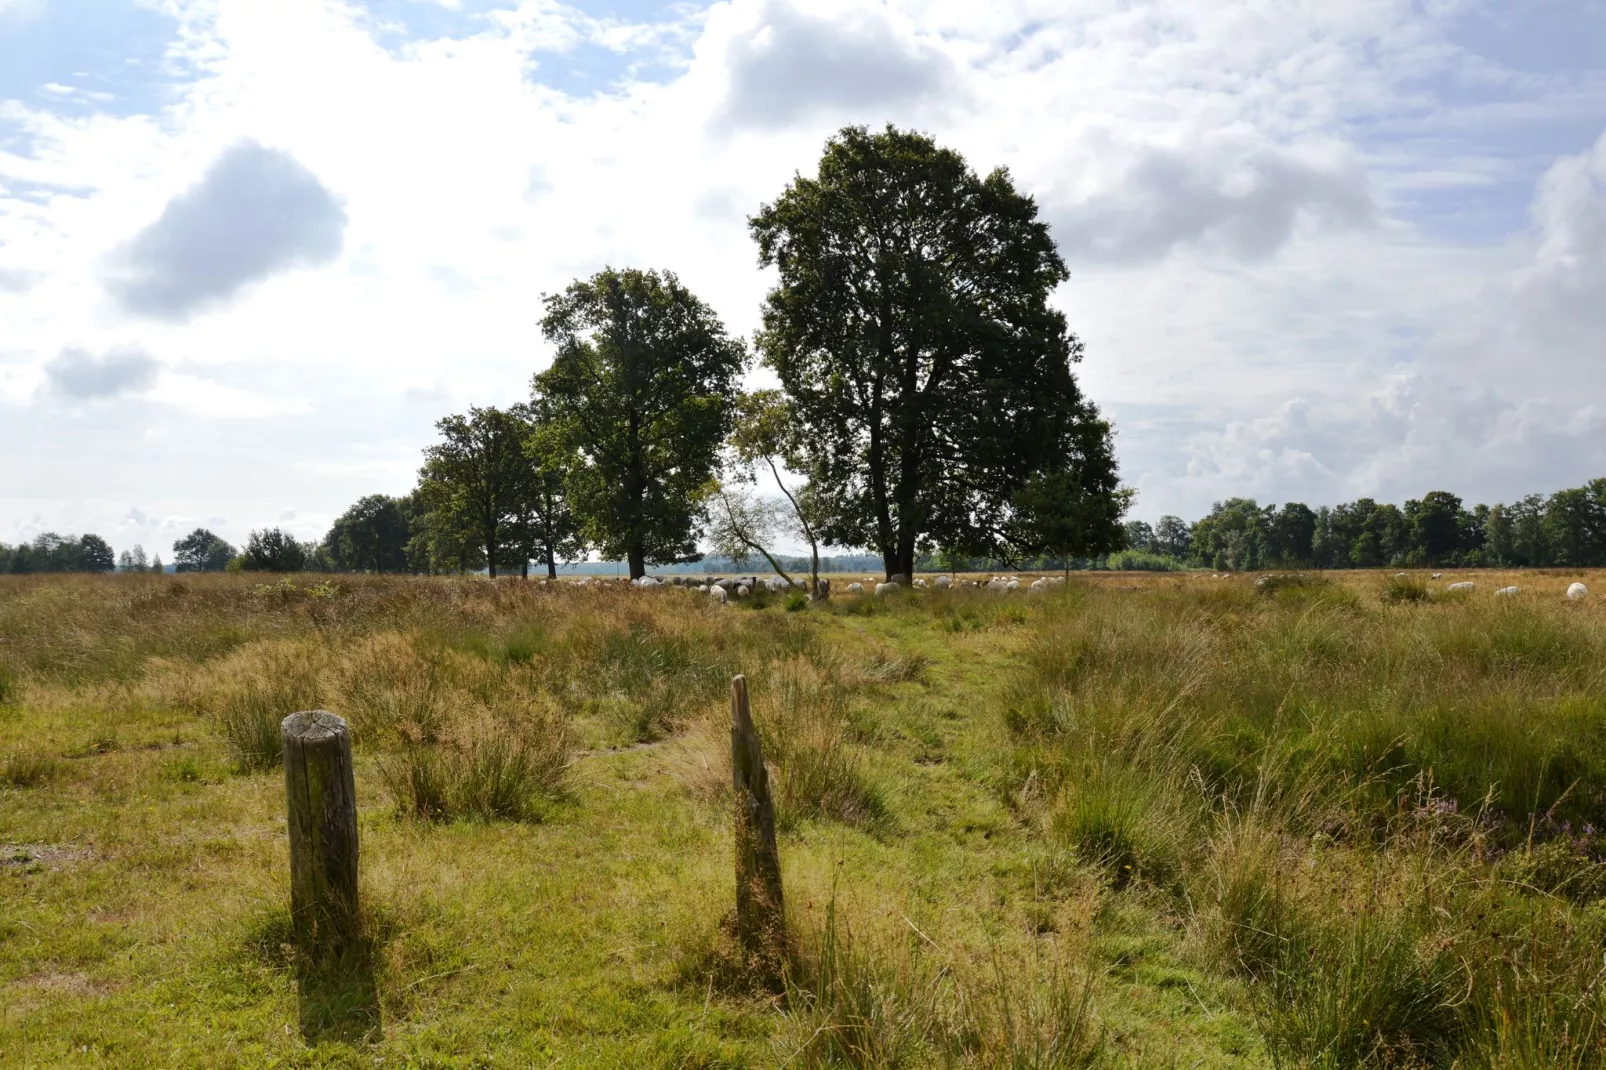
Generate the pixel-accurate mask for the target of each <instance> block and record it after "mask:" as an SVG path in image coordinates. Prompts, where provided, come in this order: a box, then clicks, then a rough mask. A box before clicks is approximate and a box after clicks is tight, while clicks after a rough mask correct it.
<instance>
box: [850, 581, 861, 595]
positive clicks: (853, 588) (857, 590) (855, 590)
mask: <svg viewBox="0 0 1606 1070" xmlns="http://www.w3.org/2000/svg"><path fill="white" fill-rule="evenodd" d="M848 593H849V594H863V593H864V584H862V583H850V584H848Z"/></svg>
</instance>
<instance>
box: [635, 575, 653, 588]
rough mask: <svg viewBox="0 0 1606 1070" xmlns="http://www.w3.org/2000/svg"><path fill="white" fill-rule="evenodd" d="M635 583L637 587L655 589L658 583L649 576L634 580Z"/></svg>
mask: <svg viewBox="0 0 1606 1070" xmlns="http://www.w3.org/2000/svg"><path fill="white" fill-rule="evenodd" d="M635 583H636V586H637V587H657V586H658V581H657V580H655V579H653V578H652V577H651V576H643V577H641V579H639V580H636V581H635Z"/></svg>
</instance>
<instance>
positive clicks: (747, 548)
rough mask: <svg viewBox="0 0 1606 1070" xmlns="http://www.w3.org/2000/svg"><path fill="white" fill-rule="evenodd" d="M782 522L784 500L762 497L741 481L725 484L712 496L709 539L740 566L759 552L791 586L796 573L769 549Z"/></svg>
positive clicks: (720, 551) (721, 552)
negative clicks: (786, 566)
mask: <svg viewBox="0 0 1606 1070" xmlns="http://www.w3.org/2000/svg"><path fill="white" fill-rule="evenodd" d="M780 526H781V506H780V503H779V502H776V501H774V500H772V499H765V498H760V497H758V496H756V495H754V494H753V493H751V492H750V491H748V490H747V489H746V488H745V487H743V486H742V485H741V484H739V483H738V484H730V483H727V484H722V485H720V486H719V487H718V488H717V489H716V490H715V491H714V492H713V493H712V494H711V495H710V496H709V506H708V540H709V542H711V543H712V544H713V547H714V551H715V552H716V553H719V554H722V555H724V556H726V557H729V558H730V559H731V561H732V562H734V563H735V564H736V565H738V566H741V565H745V564H746V563H747V560H748V558H749V557H751V556H752V555H753V554H758V555H759V556H760V557H762V558H763V559H764V560H765V561H768V562H769V565H770V568H772V569H774V570H775V574H776V575H777V576H779V577H781V579H783V580H785V581H786V583H787V585H788V586H791V584H792V577H791V576H789V575H787V573H786V569H784V568H782V567H781V563H780V562H779V561H777V560H776V559H775V555H774V554H772V553H771V552H770V550H769V547H771V546H773V545H774V544H775V535H776V532H777V530H778V529H779V528H780ZM815 560H816V561H818V558H816V559H815ZM817 579H818V577H817V576H816V580H817Z"/></svg>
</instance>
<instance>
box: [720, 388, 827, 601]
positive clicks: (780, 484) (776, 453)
mask: <svg viewBox="0 0 1606 1070" xmlns="http://www.w3.org/2000/svg"><path fill="white" fill-rule="evenodd" d="M730 450H731V454H732V456H733V458H734V461H735V464H734V465H733V466H732V468H733V475H734V477H735V478H736V479H737V480H739V481H743V482H749V483H750V482H752V481H753V478H754V472H755V470H756V469H757V468H758V467H759V466H760V465H762V466H763V467H764V468H766V469H767V470H768V471H769V474H770V476H771V477H772V478H773V479H774V480H775V486H776V488H777V489H778V490H779V491H780V492H781V494H782V496H783V497H785V499H786V503H787V505H788V506H789V507H790V510H791V521H792V523H791V526H792V527H793V528H794V529H795V530H796V532H797V533H798V534H799V535H801V536H803V538H804V539H805V540H806V541H807V542H808V544H809V596H810V597H811V598H821V597H823V595H824V592H825V587H824V585H822V584H821V583H820V538H819V533H818V532H819V519H820V514H821V512H822V509H821V508H820V504H819V502H818V500H817V496H816V495H815V494H814V493H813V490H812V488H811V487H809V486H807V485H805V486H803V487H801V488H799V489H798V490H796V491H794V490H793V489H792V488H790V487H788V486H787V485H786V480H784V479H782V478H781V468H782V466H785V467H787V468H801V467H802V461H801V457H800V451H799V449H798V442H797V438H796V424H795V422H794V421H793V419H792V414H791V410H790V409H789V408H788V406H787V402H786V399H785V398H784V397H782V395H781V392H780V391H779V390H755V391H753V392H752V393H750V394H744V395H743V396H742V397H741V398H739V399H738V400H737V403H736V423H735V426H734V427H733V428H732V429H731V436H730ZM724 511H725V513H726V519H727V522H728V521H729V520H730V518H731V517H732V516H733V515H734V514H733V513H732V510H731V508H730V504H729V503H728V502H727V503H726V505H725V510H724ZM769 512H770V514H771V515H770V520H771V521H772V522H774V523H777V524H778V523H779V522H780V518H779V517H778V516H776V515H775V511H774V510H773V509H771V510H769ZM715 522H716V523H718V522H719V521H718V520H717V519H716V521H715ZM764 556H765V557H766V558H768V557H769V554H767V553H766V554H765V555H764ZM771 564H772V565H774V561H773V559H772V560H771ZM775 571H776V572H777V573H780V574H781V575H783V576H784V575H785V573H784V572H781V570H780V568H779V567H776V569H775ZM788 582H790V581H788Z"/></svg>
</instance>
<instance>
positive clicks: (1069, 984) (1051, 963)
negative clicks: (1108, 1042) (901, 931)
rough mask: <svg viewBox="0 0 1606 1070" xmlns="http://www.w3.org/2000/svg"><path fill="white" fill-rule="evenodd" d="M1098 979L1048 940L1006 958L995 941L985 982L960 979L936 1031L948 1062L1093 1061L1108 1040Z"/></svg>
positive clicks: (1022, 1066) (1043, 1064) (1064, 1069)
mask: <svg viewBox="0 0 1606 1070" xmlns="http://www.w3.org/2000/svg"><path fill="white" fill-rule="evenodd" d="M1045 948H1047V953H1046V954H1045ZM1095 981H1096V978H1095V976H1094V974H1093V973H1092V972H1091V971H1087V970H1080V971H1078V970H1072V969H1070V968H1069V967H1067V965H1066V964H1065V962H1064V961H1063V960H1062V958H1061V957H1060V955H1059V950H1058V948H1057V946H1056V945H1053V944H1052V943H1051V942H1049V941H1045V940H1041V939H1038V940H1033V941H1032V947H1031V950H1030V953H1029V954H1028V955H1025V956H1015V957H1011V958H1009V959H1008V960H1006V957H1005V954H1004V951H1003V949H1002V948H1000V947H999V946H998V945H997V944H995V945H994V946H993V954H992V976H991V978H989V979H988V980H987V982H986V983H980V982H979V980H971V979H969V978H964V977H961V978H958V979H956V983H955V1001H954V1002H955V1004H956V1005H955V1008H954V1010H953V1012H952V1013H950V1014H947V1015H945V1016H944V1017H943V1019H942V1021H941V1025H940V1028H939V1035H940V1045H941V1048H942V1050H943V1054H944V1055H945V1056H946V1057H947V1060H948V1061H949V1062H950V1063H955V1062H957V1063H959V1064H961V1065H964V1066H974V1067H985V1068H988V1070H992V1068H997V1070H1081V1068H1084V1067H1091V1066H1096V1065H1098V1063H1099V1060H1100V1057H1101V1056H1102V1054H1103V1053H1104V1050H1105V1044H1104V1035H1103V1031H1102V1030H1101V1029H1100V1028H1099V1025H1098V1021H1097V1018H1096V1015H1095V1013H1094V1006H1093V996H1094V992H1095Z"/></svg>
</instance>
